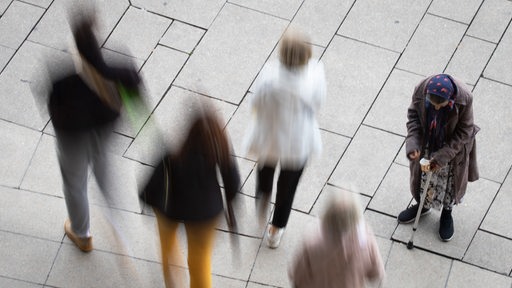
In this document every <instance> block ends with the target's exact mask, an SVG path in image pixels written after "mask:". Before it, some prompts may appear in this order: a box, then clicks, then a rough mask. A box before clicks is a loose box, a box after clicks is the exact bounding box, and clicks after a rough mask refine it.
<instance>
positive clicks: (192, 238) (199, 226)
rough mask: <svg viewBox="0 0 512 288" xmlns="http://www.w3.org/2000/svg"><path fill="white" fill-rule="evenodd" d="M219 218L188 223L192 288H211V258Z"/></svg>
mask: <svg viewBox="0 0 512 288" xmlns="http://www.w3.org/2000/svg"><path fill="white" fill-rule="evenodd" d="M217 222H218V218H214V219H212V220H207V221H204V222H187V223H185V229H186V230H187V242H188V268H189V270H190V288H211V287H212V275H211V273H212V272H211V270H212V269H211V258H212V250H213V243H214V240H215V225H216V224H217Z"/></svg>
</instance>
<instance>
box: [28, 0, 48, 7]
mask: <svg viewBox="0 0 512 288" xmlns="http://www.w3.org/2000/svg"><path fill="white" fill-rule="evenodd" d="M23 2H25V3H30V4H32V5H35V6H39V7H41V8H48V7H50V4H52V0H23Z"/></svg>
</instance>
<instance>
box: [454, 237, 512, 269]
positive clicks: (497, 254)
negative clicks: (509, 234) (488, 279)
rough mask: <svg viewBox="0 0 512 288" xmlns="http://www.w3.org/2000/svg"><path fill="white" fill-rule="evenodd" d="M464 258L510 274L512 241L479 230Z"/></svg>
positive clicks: (511, 267) (465, 260)
mask: <svg viewBox="0 0 512 288" xmlns="http://www.w3.org/2000/svg"><path fill="white" fill-rule="evenodd" d="M463 260H464V262H468V263H471V264H474V265H477V266H480V267H486V268H487V269H490V270H492V271H495V272H498V273H501V274H504V275H508V273H510V270H511V269H512V242H511V241H510V239H506V238H502V237H499V236H497V235H493V234H490V233H487V232H484V231H481V230H478V231H477V233H476V235H475V238H474V239H473V241H472V242H471V245H470V246H469V248H468V251H467V252H466V255H465V256H464V259H463Z"/></svg>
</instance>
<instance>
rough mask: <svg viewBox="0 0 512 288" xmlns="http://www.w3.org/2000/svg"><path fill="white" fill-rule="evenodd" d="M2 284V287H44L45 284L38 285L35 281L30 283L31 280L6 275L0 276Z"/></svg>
mask: <svg viewBox="0 0 512 288" xmlns="http://www.w3.org/2000/svg"><path fill="white" fill-rule="evenodd" d="M0 286H1V287H17V288H36V287H43V285H37V284H34V283H29V282H25V281H20V280H15V279H10V278H5V277H0Z"/></svg>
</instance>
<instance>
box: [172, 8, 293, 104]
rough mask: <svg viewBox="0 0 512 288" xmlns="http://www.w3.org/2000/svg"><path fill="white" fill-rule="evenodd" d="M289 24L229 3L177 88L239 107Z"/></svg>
mask: <svg viewBox="0 0 512 288" xmlns="http://www.w3.org/2000/svg"><path fill="white" fill-rule="evenodd" d="M287 24H288V23H287V22H286V21H284V20H282V19H279V18H275V17H272V16H269V15H265V14H262V13H259V12H256V11H253V10H249V9H246V8H242V7H239V6H235V5H231V4H226V6H224V8H223V9H222V11H221V12H220V14H219V16H218V17H217V18H216V19H215V22H214V23H213V24H212V27H211V28H210V29H209V30H208V33H206V34H205V36H204V37H203V40H202V41H201V43H200V44H199V46H197V48H196V50H195V51H194V54H193V55H192V56H191V57H190V59H189V61H188V62H187V64H186V65H185V67H184V68H183V70H182V71H181V73H180V75H178V78H177V79H176V82H175V85H177V86H180V87H184V88H187V89H190V90H193V91H195V92H199V93H202V94H206V95H209V96H212V97H214V98H218V99H222V100H225V101H228V102H231V103H236V104H239V103H240V102H241V100H242V98H243V96H244V95H245V93H246V92H247V90H248V89H249V87H250V85H251V83H252V81H253V80H254V78H255V77H256V75H257V74H258V71H259V69H260V68H261V67H262V66H263V64H264V63H265V60H266V59H267V57H268V56H269V55H270V52H272V49H273V48H274V46H275V45H276V43H277V42H278V40H279V38H280V37H281V35H282V33H283V32H284V29H285V28H286V25H287ZM226 51H231V52H228V53H227V52H226ZM235 51H239V52H240V53H234V52H235ZM212 71H215V73H212ZM233 75H237V77H233ZM226 83H229V85H225V84H226Z"/></svg>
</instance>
